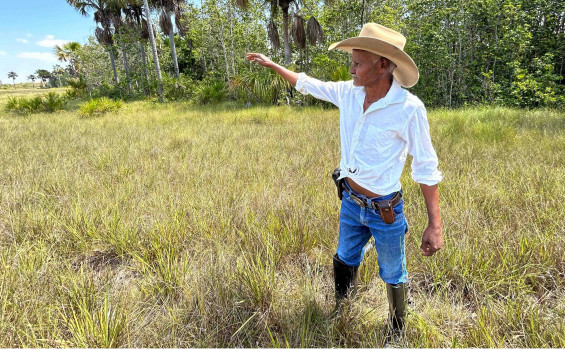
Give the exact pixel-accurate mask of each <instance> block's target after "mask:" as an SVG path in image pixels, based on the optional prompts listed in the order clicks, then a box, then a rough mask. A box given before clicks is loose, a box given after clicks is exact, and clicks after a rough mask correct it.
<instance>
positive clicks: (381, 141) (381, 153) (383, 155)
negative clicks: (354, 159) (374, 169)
mask: <svg viewBox="0 0 565 349" xmlns="http://www.w3.org/2000/svg"><path fill="white" fill-rule="evenodd" d="M394 138H395V134H394V132H393V131H391V130H385V129H382V128H379V127H377V126H374V125H369V126H368V128H367V133H366V134H365V141H364V142H363V152H364V153H365V154H366V155H367V157H368V158H370V159H375V160H382V159H387V158H389V157H390V155H391V151H392V148H393V144H394Z"/></svg>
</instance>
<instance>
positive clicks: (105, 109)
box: [78, 97, 122, 118]
mask: <svg viewBox="0 0 565 349" xmlns="http://www.w3.org/2000/svg"><path fill="white" fill-rule="evenodd" d="M121 107H122V101H120V100H118V101H114V100H111V99H110V98H107V97H102V98H97V99H91V100H89V101H87V102H85V103H83V104H82V105H81V106H80V108H79V110H78V114H79V116H81V117H83V118H90V117H95V116H101V115H103V114H106V113H109V112H115V111H118V110H119V109H120V108H121Z"/></svg>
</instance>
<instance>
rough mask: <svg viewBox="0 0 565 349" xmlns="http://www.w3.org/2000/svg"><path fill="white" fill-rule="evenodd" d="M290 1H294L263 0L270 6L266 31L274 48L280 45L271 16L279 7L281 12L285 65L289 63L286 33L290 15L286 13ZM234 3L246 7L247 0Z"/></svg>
mask: <svg viewBox="0 0 565 349" xmlns="http://www.w3.org/2000/svg"><path fill="white" fill-rule="evenodd" d="M292 2H295V0H265V3H268V4H270V6H271V21H270V22H269V25H268V26H267V33H268V34H269V39H270V40H271V43H272V44H273V47H274V48H275V49H278V48H279V47H280V41H279V34H278V31H277V27H276V26H275V23H274V21H273V18H274V16H275V15H276V13H277V11H278V8H279V7H280V9H281V10H282V12H283V44H284V64H285V65H289V64H290V39H289V34H288V28H289V18H290V15H289V13H288V10H289V8H290V4H291V3H292ZM235 3H236V5H237V6H238V7H240V8H247V6H248V4H249V0H235Z"/></svg>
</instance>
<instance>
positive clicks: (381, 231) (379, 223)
mask: <svg viewBox="0 0 565 349" xmlns="http://www.w3.org/2000/svg"><path fill="white" fill-rule="evenodd" d="M345 185H346V186H347V189H348V190H350V191H352V189H351V188H350V187H349V185H348V184H347V181H345ZM355 194H356V195H357V196H358V197H360V198H362V199H364V200H366V201H368V200H372V201H379V200H390V199H391V198H392V197H393V195H394V193H392V194H390V195H385V196H380V197H378V198H373V199H368V198H367V197H365V196H364V195H361V194H358V193H355ZM403 206H404V200H401V201H400V202H399V203H398V204H397V205H396V206H394V216H395V220H394V223H392V224H386V223H385V222H383V219H382V218H381V215H380V213H379V211H378V210H376V211H375V209H373V208H370V207H361V206H359V205H357V204H356V203H355V201H353V199H351V197H350V195H349V194H348V193H347V192H346V191H345V190H344V191H343V199H342V201H341V211H340V215H339V243H338V246H337V255H338V257H339V259H341V260H342V261H343V262H344V263H345V264H347V265H350V266H359V265H360V264H361V260H363V247H365V244H366V243H367V242H368V241H369V239H370V238H371V236H373V237H374V238H375V249H376V250H377V260H378V264H379V275H380V277H381V279H383V281H384V282H386V283H389V284H398V283H405V282H407V281H408V272H407V271H406V255H405V252H404V235H405V234H406V232H407V231H408V223H407V222H406V218H405V217H404V212H403V210H402V208H403Z"/></svg>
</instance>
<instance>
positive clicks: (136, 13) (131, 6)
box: [124, 0, 149, 81]
mask: <svg viewBox="0 0 565 349" xmlns="http://www.w3.org/2000/svg"><path fill="white" fill-rule="evenodd" d="M124 14H125V16H126V23H127V25H128V26H131V27H134V28H135V29H136V32H137V33H139V52H140V54H141V61H142V64H143V74H144V77H145V81H149V78H148V76H147V59H146V58H145V47H144V46H145V45H144V43H145V42H147V40H149V30H148V29H147V21H146V20H145V19H144V18H143V4H139V3H138V1H137V0H134V1H130V2H128V3H127V5H126V7H125V8H124Z"/></svg>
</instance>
